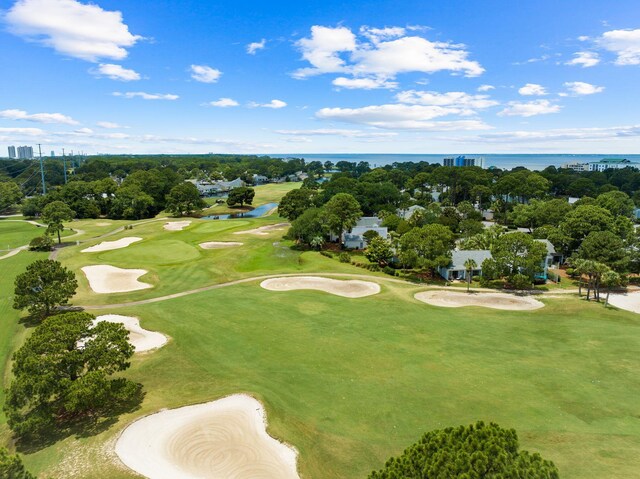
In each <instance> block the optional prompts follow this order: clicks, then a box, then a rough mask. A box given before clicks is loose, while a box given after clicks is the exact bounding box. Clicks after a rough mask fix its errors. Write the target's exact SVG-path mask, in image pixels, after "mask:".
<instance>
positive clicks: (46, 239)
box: [29, 234, 53, 251]
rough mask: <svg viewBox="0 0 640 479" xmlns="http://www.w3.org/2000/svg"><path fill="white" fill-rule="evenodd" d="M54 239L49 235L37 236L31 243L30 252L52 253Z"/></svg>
mask: <svg viewBox="0 0 640 479" xmlns="http://www.w3.org/2000/svg"><path fill="white" fill-rule="evenodd" d="M52 249H53V239H51V236H49V235H48V234H44V235H42V236H36V237H35V238H33V239H32V240H31V241H30V242H29V251H51V250H52Z"/></svg>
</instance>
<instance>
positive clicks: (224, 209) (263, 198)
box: [204, 182, 302, 215]
mask: <svg viewBox="0 0 640 479" xmlns="http://www.w3.org/2000/svg"><path fill="white" fill-rule="evenodd" d="M301 185H302V183H301V182H288V183H278V184H276V183H272V184H268V185H259V186H253V187H252V188H253V189H254V190H255V192H256V196H255V197H254V198H253V202H252V204H251V206H245V207H244V208H242V209H241V208H237V207H234V208H230V207H229V206H227V203H226V199H223V200H224V201H225V202H224V203H222V204H219V205H218V204H216V200H218V199H219V198H207V199H206V200H205V201H206V202H207V204H209V205H210V207H209V208H207V209H205V210H204V214H206V215H215V214H219V215H224V214H228V213H238V212H239V211H249V210H250V209H251V208H252V207H256V206H260V205H264V204H266V203H277V202H279V201H280V198H282V197H283V196H284V195H285V194H287V193H288V192H289V191H291V190H295V189H296V188H300V186H301Z"/></svg>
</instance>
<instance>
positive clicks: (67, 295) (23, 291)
mask: <svg viewBox="0 0 640 479" xmlns="http://www.w3.org/2000/svg"><path fill="white" fill-rule="evenodd" d="M77 288H78V282H77V281H76V277H75V274H73V271H70V270H68V269H67V268H65V267H64V266H62V264H60V263H59V262H58V261H54V260H51V259H40V260H38V261H35V262H33V263H31V264H30V265H29V266H27V270H26V271H25V272H24V273H22V274H19V275H18V276H17V277H16V281H15V291H14V298H13V307H14V308H15V309H25V308H26V309H27V310H28V311H29V313H31V314H33V315H37V316H40V317H46V316H49V315H50V314H52V313H53V312H54V311H55V309H56V308H57V307H58V306H63V305H66V304H68V301H69V299H71V298H72V297H73V295H74V294H75V293H76V289H77Z"/></svg>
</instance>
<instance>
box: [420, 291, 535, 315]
mask: <svg viewBox="0 0 640 479" xmlns="http://www.w3.org/2000/svg"><path fill="white" fill-rule="evenodd" d="M414 297H415V298H416V299H417V300H418V301H422V302H423V303H427V304H431V305H433V306H442V307H445V308H460V307H463V306H482V307H485V308H493V309H507V310H512V311H530V310H533V309H538V308H542V307H544V303H542V302H540V301H538V300H536V299H533V298H530V297H528V296H515V295H512V294H506V293H471V294H469V293H458V292H454V291H442V290H434V291H423V292H422V293H416V294H415V296H414Z"/></svg>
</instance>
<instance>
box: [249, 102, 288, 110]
mask: <svg viewBox="0 0 640 479" xmlns="http://www.w3.org/2000/svg"><path fill="white" fill-rule="evenodd" d="M285 106H287V104H286V103H285V102H284V101H282V100H271V101H270V102H269V103H256V102H255V101H252V102H251V103H249V108H273V109H274V110H277V109H279V108H284V107H285Z"/></svg>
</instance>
